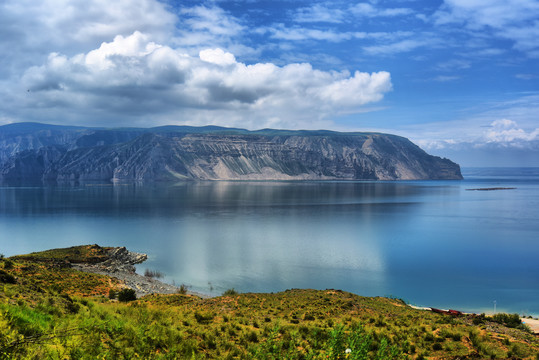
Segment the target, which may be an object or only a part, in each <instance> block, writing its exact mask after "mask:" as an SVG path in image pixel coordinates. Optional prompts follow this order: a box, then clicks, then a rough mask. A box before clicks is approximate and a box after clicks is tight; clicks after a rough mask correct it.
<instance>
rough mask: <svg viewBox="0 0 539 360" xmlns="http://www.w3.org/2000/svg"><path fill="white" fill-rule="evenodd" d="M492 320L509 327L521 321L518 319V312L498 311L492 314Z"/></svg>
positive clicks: (517, 324) (515, 325)
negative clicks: (506, 312) (505, 312)
mask: <svg viewBox="0 0 539 360" xmlns="http://www.w3.org/2000/svg"><path fill="white" fill-rule="evenodd" d="M492 320H493V321H495V322H497V323H498V324H502V325H505V326H507V327H510V328H516V327H518V326H519V325H521V324H522V321H520V316H518V314H504V313H499V314H496V315H494V316H493V317H492Z"/></svg>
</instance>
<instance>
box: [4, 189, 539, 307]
mask: <svg viewBox="0 0 539 360" xmlns="http://www.w3.org/2000/svg"><path fill="white" fill-rule="evenodd" d="M482 182H483V180H480V181H476V182H473V181H468V182H425V181H418V182H183V183H178V184H175V185H173V186H170V185H167V186H164V185H155V184H154V185H143V184H101V183H86V184H69V185H65V184H64V185H55V186H33V187H28V186H27V187H21V186H13V187H5V186H4V187H0V245H1V250H0V252H1V253H4V254H5V255H13V254H20V253H27V252H31V251H37V250H42V249H47V248H52V247H66V246H72V245H79V244H92V243H98V244H100V245H103V246H127V247H128V248H130V249H133V250H134V251H140V252H145V253H148V254H149V255H150V258H149V259H148V261H147V262H146V263H144V264H142V265H141V267H140V269H141V270H144V268H152V269H155V270H159V271H161V272H163V273H165V274H166V275H167V278H166V280H167V281H174V282H176V283H178V284H180V283H185V284H187V285H191V286H193V289H195V290H199V291H204V292H208V291H209V289H210V285H208V283H211V287H212V288H213V293H214V294H218V293H220V292H222V291H223V290H225V289H227V288H231V287H234V288H236V289H237V290H240V291H281V290H284V289H287V288H294V287H296V288H318V289H325V288H339V289H344V290H348V291H352V292H355V293H359V294H362V295H373V296H375V295H388V294H393V295H397V296H400V297H403V298H406V299H408V300H409V301H412V302H416V303H419V304H421V305H430V306H436V307H444V306H450V307H459V306H460V307H461V308H463V309H470V307H468V306H470V304H472V305H473V306H474V308H481V304H485V303H490V302H491V301H492V299H491V297H495V298H496V299H497V300H498V302H499V304H500V307H501V306H502V305H501V304H502V303H505V304H512V305H510V306H512V307H513V308H515V311H520V310H521V308H522V309H524V310H527V311H529V312H533V311H535V313H537V314H539V308H537V306H538V305H533V299H536V298H537V297H539V262H537V261H536V259H535V256H536V254H537V253H538V251H539V244H538V243H537V241H536V240H537V234H538V233H539V221H538V219H539V207H538V206H537V204H538V203H539V190H538V185H537V183H532V182H529V181H528V182H526V183H519V184H518V191H514V192H469V191H466V190H465V189H466V188H470V187H481V186H482V185H481V184H482ZM488 183H489V184H490V183H493V181H492V180H488ZM507 185H511V184H507ZM511 289H517V290H514V291H511ZM530 304H532V305H530ZM534 309H535V310H534ZM472 310H473V309H472Z"/></svg>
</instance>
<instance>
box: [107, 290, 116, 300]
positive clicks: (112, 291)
mask: <svg viewBox="0 0 539 360" xmlns="http://www.w3.org/2000/svg"><path fill="white" fill-rule="evenodd" d="M116 296H118V292H117V291H116V290H114V289H110V290H109V299H111V300H113V299H116Z"/></svg>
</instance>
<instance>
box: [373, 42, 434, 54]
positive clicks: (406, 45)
mask: <svg viewBox="0 0 539 360" xmlns="http://www.w3.org/2000/svg"><path fill="white" fill-rule="evenodd" d="M433 43H434V41H433V40H430V39H419V40H416V39H404V40H400V41H397V42H393V43H390V44H381V45H371V46H365V47H364V48H363V49H364V50H365V52H367V53H368V54H370V55H393V54H398V53H402V52H409V51H412V50H415V49H417V48H420V47H425V46H430V45H432V44H433Z"/></svg>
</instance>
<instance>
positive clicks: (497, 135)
mask: <svg viewBox="0 0 539 360" xmlns="http://www.w3.org/2000/svg"><path fill="white" fill-rule="evenodd" d="M490 126H491V128H490V129H488V130H487V131H486V132H485V134H484V139H485V141H486V142H487V143H492V142H495V143H501V144H507V145H509V144H510V145H516V146H521V145H522V144H521V142H528V141H533V140H539V128H537V129H534V130H532V131H529V132H527V131H525V130H523V129H521V128H520V127H519V126H518V124H517V123H516V122H515V121H513V120H508V119H500V120H495V121H493V122H492V123H491V124H490Z"/></svg>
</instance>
